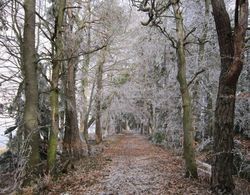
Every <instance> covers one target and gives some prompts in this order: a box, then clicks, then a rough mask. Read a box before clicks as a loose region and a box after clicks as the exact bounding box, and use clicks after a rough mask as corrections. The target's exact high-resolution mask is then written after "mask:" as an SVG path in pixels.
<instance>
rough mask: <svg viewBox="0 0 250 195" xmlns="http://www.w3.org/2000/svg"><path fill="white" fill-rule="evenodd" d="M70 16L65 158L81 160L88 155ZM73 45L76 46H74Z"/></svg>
mask: <svg viewBox="0 0 250 195" xmlns="http://www.w3.org/2000/svg"><path fill="white" fill-rule="evenodd" d="M67 3H68V4H67V7H72V4H71V2H70V1H68V2H67ZM67 15H68V28H69V29H68V33H67V35H66V36H65V42H66V51H67V52H66V56H67V58H68V61H67V63H68V64H67V72H66V75H67V77H66V80H67V83H66V91H65V96H66V111H65V113H66V122H65V135H64V140H63V153H64V157H69V158H71V159H80V158H81V157H83V156H85V155H86V154H87V146H86V145H85V143H84V142H82V140H81V138H80V132H79V128H78V118H77V109H76V83H75V80H76V70H77V64H78V58H77V57H72V56H74V53H75V52H77V50H76V49H75V47H77V44H78V42H76V43H72V41H71V35H74V31H73V24H74V19H73V18H74V17H73V14H72V10H71V9H68V10H67ZM72 44H75V45H74V46H72Z"/></svg>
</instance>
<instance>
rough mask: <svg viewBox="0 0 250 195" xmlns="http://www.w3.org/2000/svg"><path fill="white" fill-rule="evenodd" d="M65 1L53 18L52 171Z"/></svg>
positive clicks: (56, 133) (57, 6)
mask: <svg viewBox="0 0 250 195" xmlns="http://www.w3.org/2000/svg"><path fill="white" fill-rule="evenodd" d="M64 8H65V0H58V1H57V2H56V18H55V27H54V28H55V32H54V36H55V37H54V42H52V50H53V51H52V59H53V60H52V81H51V91H50V105H51V130H50V135H49V148H48V159H47V162H48V170H49V171H52V169H53V168H54V166H55V162H56V149H57V141H58V133H59V100H58V97H59V88H58V82H59V74H60V69H61V61H60V59H61V58H62V55H63V42H62V33H63V29H62V28H63V20H64Z"/></svg>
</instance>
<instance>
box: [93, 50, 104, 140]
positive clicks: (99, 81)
mask: <svg viewBox="0 0 250 195" xmlns="http://www.w3.org/2000/svg"><path fill="white" fill-rule="evenodd" d="M105 50H106V49H104V50H102V51H101V52H100V53H101V54H100V59H99V61H98V64H97V73H96V79H97V82H96V103H95V104H96V117H95V122H96V123H95V125H96V129H95V135H96V143H97V144H98V143H100V142H102V127H101V97H102V75H103V65H104V63H105V57H106V56H105V55H106V51H105Z"/></svg>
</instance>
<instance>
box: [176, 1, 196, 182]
mask: <svg viewBox="0 0 250 195" xmlns="http://www.w3.org/2000/svg"><path fill="white" fill-rule="evenodd" d="M172 6H173V9H174V15H175V21H176V33H177V39H178V43H177V49H176V53H177V57H178V75H177V80H178V82H179V84H180V91H181V97H182V107H183V130H184V159H185V164H186V176H187V177H193V178H197V177H198V174H197V165H196V162H195V150H194V128H193V124H192V122H193V121H192V120H193V119H192V106H191V98H190V95H189V90H188V85H187V78H186V59H185V50H184V27H183V18H182V14H181V10H180V5H179V3H178V2H176V3H173V4H172Z"/></svg>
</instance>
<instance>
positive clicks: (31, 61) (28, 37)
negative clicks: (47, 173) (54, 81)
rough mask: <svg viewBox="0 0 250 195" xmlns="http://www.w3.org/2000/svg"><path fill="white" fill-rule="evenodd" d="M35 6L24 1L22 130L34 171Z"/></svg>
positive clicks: (36, 135) (37, 158)
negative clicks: (23, 104)
mask: <svg viewBox="0 0 250 195" xmlns="http://www.w3.org/2000/svg"><path fill="white" fill-rule="evenodd" d="M35 6H36V3H35V1H33V0H25V1H24V10H25V18H24V35H23V36H24V40H23V68H24V76H25V78H24V82H25V106H24V129H25V138H26V139H27V140H28V146H29V147H30V148H31V151H27V152H30V154H29V159H28V167H29V168H31V170H32V171H34V168H35V166H37V164H38V163H39V161H40V155H39V139H40V137H39V130H38V77H37V63H36V52H35Z"/></svg>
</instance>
